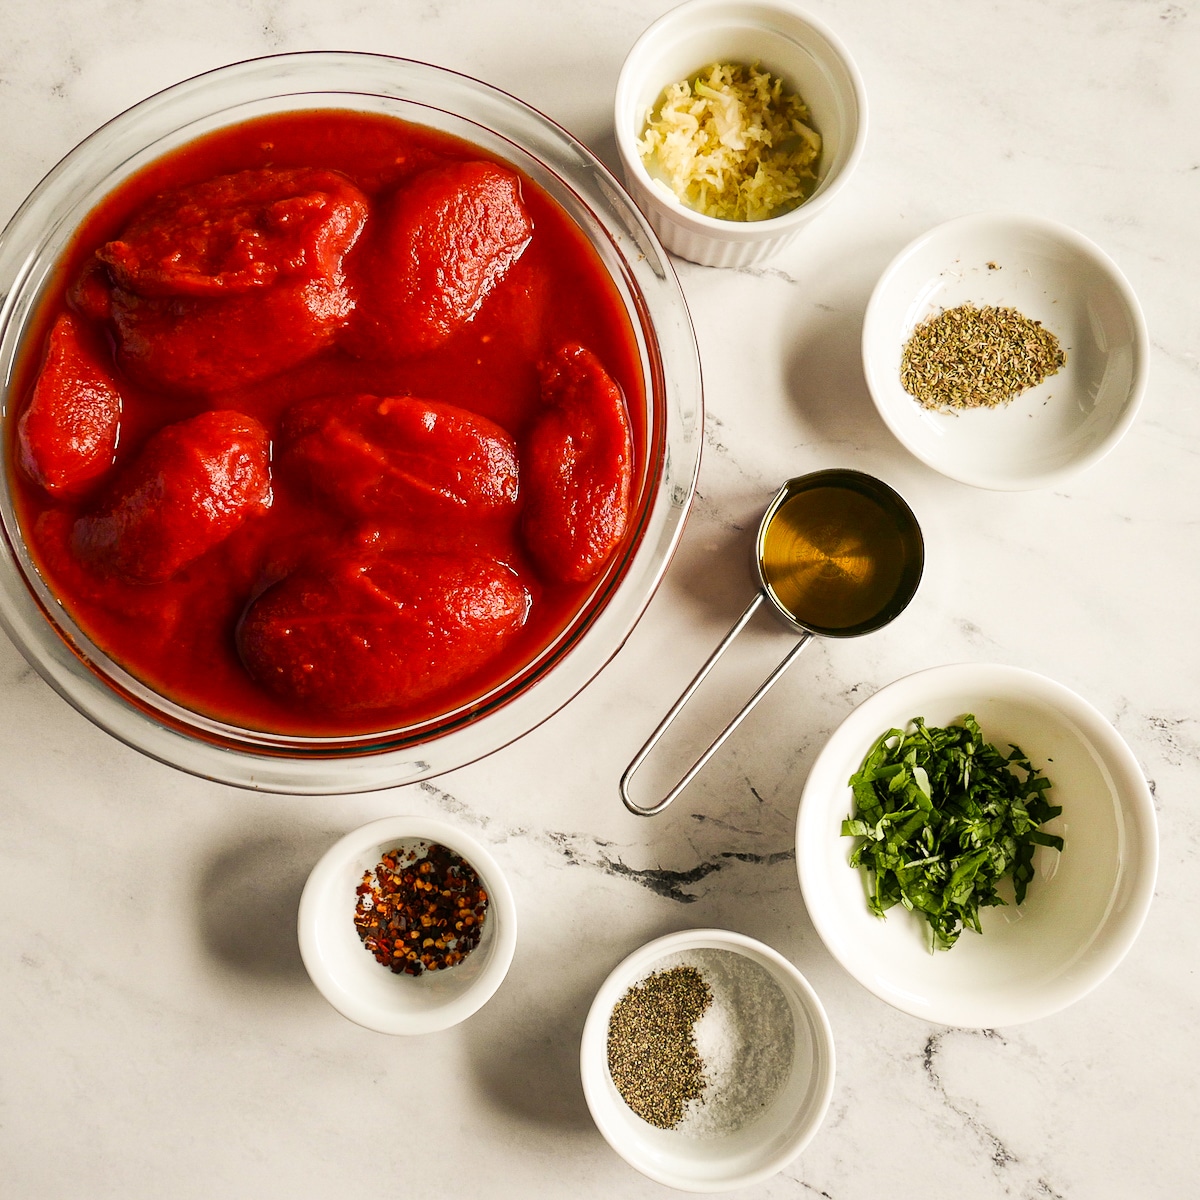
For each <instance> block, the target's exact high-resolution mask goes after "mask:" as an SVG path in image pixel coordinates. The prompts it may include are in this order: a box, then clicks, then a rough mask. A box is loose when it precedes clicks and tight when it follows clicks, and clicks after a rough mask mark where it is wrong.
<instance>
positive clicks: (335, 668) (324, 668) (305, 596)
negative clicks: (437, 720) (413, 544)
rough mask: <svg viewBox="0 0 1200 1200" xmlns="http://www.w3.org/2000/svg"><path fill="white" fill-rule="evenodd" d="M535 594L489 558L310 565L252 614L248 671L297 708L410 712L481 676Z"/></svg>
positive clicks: (349, 558) (241, 639)
mask: <svg viewBox="0 0 1200 1200" xmlns="http://www.w3.org/2000/svg"><path fill="white" fill-rule="evenodd" d="M528 611H529V594H528V592H527V591H526V589H525V587H524V585H523V584H522V583H521V581H520V579H519V578H518V577H517V575H516V573H515V572H514V571H512V570H511V569H510V568H509V567H507V566H505V565H504V564H503V563H499V562H496V561H495V560H493V559H488V558H483V557H471V556H465V555H445V554H420V553H413V554H409V555H406V556H404V557H403V558H398V559H391V558H372V557H358V556H353V555H346V556H341V557H334V558H331V559H327V560H325V561H323V562H318V563H315V564H312V565H310V566H306V567H302V568H300V569H299V570H297V571H296V572H295V573H293V574H291V575H289V576H288V577H287V578H286V579H284V580H282V581H280V582H279V583H276V584H275V585H274V586H272V587H270V588H268V589H267V590H266V591H265V592H263V593H262V595H260V596H259V597H258V598H257V599H256V600H254V601H253V602H252V603H251V604H250V605H249V607H248V608H247V610H246V612H245V614H244V615H243V617H242V620H241V623H240V624H239V626H238V631H237V644H238V650H239V652H240V654H241V657H242V662H243V663H244V664H245V667H246V669H247V671H249V673H250V675H251V676H252V677H253V678H254V679H256V680H257V681H258V682H259V683H260V684H262V685H263V686H264V687H265V688H267V689H269V690H270V691H271V692H273V693H275V694H276V695H277V696H280V697H282V698H283V699H285V700H288V701H291V702H293V703H294V704H296V705H298V706H300V707H301V708H311V709H314V710H318V711H321V712H325V713H333V714H338V713H354V712H361V711H369V710H373V709H387V708H397V707H401V706H403V707H410V706H412V705H413V704H417V703H420V702H421V701H423V700H425V699H427V698H428V697H431V696H434V695H436V694H437V693H439V692H441V691H443V690H445V689H446V688H449V687H452V686H453V685H455V684H456V683H459V682H460V681H462V680H465V679H467V678H469V677H470V676H472V675H474V674H475V673H476V672H477V671H479V670H480V669H481V668H482V667H483V666H484V665H485V664H486V663H487V662H488V661H489V660H490V659H492V658H494V657H495V656H496V655H497V654H499V652H500V651H501V650H502V649H503V647H504V646H505V644H506V643H507V642H508V641H509V640H510V639H511V638H512V637H513V635H514V634H515V633H516V632H517V631H518V630H519V629H520V628H521V627H522V626H523V625H524V623H525V618H526V616H527V614H528Z"/></svg>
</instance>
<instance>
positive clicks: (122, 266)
mask: <svg viewBox="0 0 1200 1200" xmlns="http://www.w3.org/2000/svg"><path fill="white" fill-rule="evenodd" d="M367 212H368V202H367V198H366V197H365V196H364V195H363V193H362V192H361V191H360V190H359V189H358V188H357V187H356V186H355V185H354V184H353V183H351V182H350V181H349V180H348V179H346V178H345V177H344V176H342V175H340V174H339V173H338V172H336V171H327V170H319V169H310V168H300V169H295V170H273V169H267V168H263V169H252V170H246V171H239V172H235V173H233V174H230V175H221V176H217V177H216V178H214V179H209V180H205V181H204V182H203V183H197V184H193V185H191V186H188V187H184V188H180V189H178V190H176V191H170V192H167V193H166V194H165V195H162V196H159V197H157V198H156V199H155V200H153V201H151V202H150V203H149V204H148V205H147V206H146V207H145V208H144V209H142V210H141V211H140V212H139V213H138V214H137V215H135V217H134V218H133V220H132V221H131V222H130V224H129V225H128V227H127V228H126V229H124V230H123V231H122V233H121V235H120V236H119V237H117V238H115V239H114V240H112V241H109V242H106V243H105V244H104V245H103V246H101V247H100V248H99V249H98V250H97V251H96V255H95V259H94V261H93V262H92V263H91V264H89V266H88V267H86V268H85V271H84V274H83V279H82V280H81V281H80V283H79V284H78V285H77V287H76V294H77V295H78V296H79V297H80V298H81V302H82V303H85V304H86V305H87V306H88V308H89V313H90V314H93V315H97V316H99V315H103V316H106V317H108V318H109V319H111V321H112V325H113V329H114V331H115V336H116V342H117V353H118V359H119V361H120V363H121V365H122V367H123V368H124V369H125V370H127V371H128V372H129V373H130V374H131V375H133V376H134V377H136V378H138V379H139V380H141V381H143V382H147V383H150V384H154V385H157V386H160V387H169V388H175V389H179V390H182V391H186V392H193V393H195V392H200V393H209V392H214V391H220V390H223V389H227V388H231V387H235V386H238V385H241V384H245V383H251V382H255V381H257V380H261V379H266V378H269V377H270V376H272V375H275V374H277V373H278V372H280V371H283V370H286V369H287V368H289V367H292V366H295V365H297V364H299V363H301V362H303V361H304V360H305V359H307V358H309V357H310V356H312V355H313V354H315V353H317V352H318V351H319V350H321V349H323V348H324V347H325V346H327V345H329V344H331V343H332V341H333V340H334V338H335V336H336V334H337V333H338V331H339V330H340V329H341V328H342V327H343V326H344V325H345V323H346V321H347V319H348V318H349V316H350V313H351V311H352V310H353V307H354V300H353V296H352V294H351V290H350V287H349V285H348V283H347V281H346V276H345V272H344V270H343V259H344V258H345V255H346V252H347V251H348V250H349V249H350V248H351V246H353V245H354V243H355V241H356V240H357V239H358V236H359V234H360V233H361V232H362V228H363V225H364V223H365V221H366V219H367ZM105 279H107V282H108V290H109V295H108V296H107V297H105V296H104V295H103V288H102V287H101V284H102V283H103V282H104V280H105Z"/></svg>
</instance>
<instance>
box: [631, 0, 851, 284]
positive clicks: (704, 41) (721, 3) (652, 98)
mask: <svg viewBox="0 0 1200 1200" xmlns="http://www.w3.org/2000/svg"><path fill="white" fill-rule="evenodd" d="M716 62H735V63H736V62H740V63H746V64H750V63H754V62H757V63H759V64H760V65H761V66H762V67H763V68H764V69H766V70H768V71H770V72H771V73H772V74H773V75H775V76H777V77H778V78H781V79H782V80H783V81H784V83H785V85H786V86H787V87H789V88H790V89H792V90H793V91H796V92H798V93H799V94H800V96H801V97H802V98H803V100H804V102H805V104H807V105H808V109H809V112H810V113H811V115H812V124H813V128H815V129H816V131H817V132H818V133H819V134H820V135H821V138H822V143H823V145H822V150H821V157H820V159H819V162H818V166H817V179H818V182H817V186H816V189H815V190H814V192H813V194H812V195H811V196H810V197H809V198H808V199H807V200H806V201H805V202H804V203H803V204H801V205H800V206H799V208H794V209H792V211H791V212H788V213H784V214H783V215H782V216H778V217H773V218H771V219H770V220H766V221H725V220H721V219H719V218H716V217H707V216H704V215H703V214H702V213H698V212H695V211H693V210H692V209H690V208H687V207H686V206H685V205H683V204H682V203H680V201H678V200H677V199H676V198H675V196H674V195H673V194H672V193H671V192H670V190H669V189H668V188H666V187H665V185H656V184H655V183H654V181H653V180H652V179H651V177H650V173H649V172H648V171H647V170H646V167H645V165H644V164H643V162H642V159H641V155H640V154H639V153H638V151H637V139H638V138H639V137H640V136H641V133H642V129H643V128H644V126H645V124H646V116H647V113H648V111H649V110H650V108H651V107H652V106H653V105H654V104H655V102H656V101H657V100H658V98H659V96H661V95H662V92H663V90H664V89H665V88H667V87H670V86H671V84H674V83H678V82H679V80H681V79H687V78H688V77H689V76H692V75H694V74H696V72H697V71H699V70H700V69H701V68H703V67H706V66H711V65H712V64H713V63H716ZM613 125H614V130H615V133H616V141H617V150H618V152H619V154H620V157H621V168H622V171H623V173H624V176H625V184H626V186H627V187H628V188H629V191H630V194H631V195H632V196H633V198H634V199H635V200H636V201H637V203H638V206H639V207H640V208H641V209H642V211H643V212H644V213H645V215H646V218H647V220H648V221H649V222H650V224H651V226H652V227H653V229H654V232H655V233H656V234H658V236H659V239H660V240H661V241H662V243H663V245H664V246H666V248H667V249H668V250H670V251H671V252H672V253H673V254H677V255H679V256H680V257H681V258H686V259H688V260H690V261H691V262H697V263H701V264H702V265H705V266H711V267H743V266H748V265H749V264H751V263H755V262H759V261H760V260H762V259H764V258H767V257H768V256H770V255H772V254H775V253H776V252H778V251H779V250H781V249H783V247H784V246H786V245H787V244H788V243H789V242H790V241H792V240H793V239H794V238H795V236H796V234H797V233H799V232H800V230H801V229H802V228H803V227H804V226H805V225H807V224H808V223H809V221H811V220H812V219H813V218H814V217H817V216H819V215H820V214H821V213H822V212H823V211H824V210H825V209H827V208H828V207H829V206H830V204H832V203H833V200H834V197H835V196H836V195H837V193H838V192H840V191H841V189H842V188H843V187H844V186H845V184H846V182H847V181H848V180H849V178H850V176H851V174H852V173H853V171H854V168H855V167H856V166H857V165H858V161H859V159H860V158H861V157H862V152H863V146H864V144H865V142H866V136H867V95H866V89H865V88H864V86H863V82H862V76H861V75H860V73H859V70H858V67H857V66H856V65H855V63H854V60H853V59H852V58H851V56H850V53H849V51H847V49H846V47H845V46H844V45H843V44H842V42H841V39H840V38H838V36H837V35H836V34H835V33H834V32H833V31H832V30H830V29H829V28H827V27H826V26H825V25H824V23H823V22H821V21H820V20H818V19H817V18H816V17H813V16H811V15H809V14H808V13H807V12H805V11H804V10H803V9H802V8H798V7H797V6H796V5H794V4H791V3H789V2H788V0H689V2H688V3H686V4H681V5H680V6H679V7H678V8H674V9H672V10H671V11H670V12H668V13H666V14H665V15H664V16H662V17H660V18H659V19H658V20H657V21H656V22H655V23H654V24H653V25H651V26H650V27H649V28H648V29H647V30H646V31H645V32H644V33H643V34H642V36H641V37H640V38H639V39H638V40H637V42H635V43H634V46H633V48H632V49H631V50H630V52H629V55H628V57H627V58H626V60H625V63H624V65H623V66H622V68H621V74H620V76H619V77H618V79H617V91H616V100H615V104H614V110H613Z"/></svg>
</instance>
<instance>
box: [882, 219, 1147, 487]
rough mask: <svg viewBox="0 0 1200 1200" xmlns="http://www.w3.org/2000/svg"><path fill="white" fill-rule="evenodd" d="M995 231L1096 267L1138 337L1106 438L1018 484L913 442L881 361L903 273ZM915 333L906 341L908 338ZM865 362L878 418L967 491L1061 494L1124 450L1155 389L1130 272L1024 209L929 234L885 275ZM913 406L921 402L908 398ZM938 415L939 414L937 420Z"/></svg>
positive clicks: (941, 226)
mask: <svg viewBox="0 0 1200 1200" xmlns="http://www.w3.org/2000/svg"><path fill="white" fill-rule="evenodd" d="M993 228H1001V229H1013V230H1017V231H1020V232H1023V231H1028V232H1031V233H1035V234H1040V235H1042V236H1044V237H1046V238H1049V239H1051V240H1053V241H1055V242H1057V243H1058V244H1060V245H1062V246H1065V247H1066V248H1068V249H1069V250H1070V251H1072V252H1073V253H1074V254H1077V255H1079V256H1081V257H1083V258H1085V259H1087V260H1088V261H1089V262H1091V263H1092V264H1093V266H1095V267H1096V269H1097V270H1099V271H1100V272H1101V273H1102V274H1103V275H1104V276H1105V278H1106V279H1107V280H1108V281H1109V283H1110V284H1111V286H1112V288H1113V290H1114V292H1115V293H1116V295H1117V296H1118V297H1119V298H1120V300H1121V303H1122V305H1123V307H1124V309H1125V311H1126V312H1127V314H1128V317H1129V322H1130V325H1131V327H1132V330H1133V334H1134V337H1133V366H1134V370H1133V379H1132V381H1131V384H1130V389H1129V394H1128V395H1127V397H1126V398H1125V401H1124V403H1123V404H1122V405H1121V407H1120V410H1119V412H1118V414H1117V418H1116V420H1115V421H1114V422H1113V425H1112V427H1111V428H1110V429H1109V430H1108V432H1107V433H1106V434H1105V436H1104V437H1103V438H1101V439H1100V440H1098V441H1097V442H1095V443H1093V444H1092V445H1091V446H1090V447H1089V448H1088V449H1087V450H1085V451H1084V452H1082V453H1079V454H1077V455H1075V456H1074V457H1072V458H1071V459H1070V461H1068V462H1066V463H1064V464H1062V465H1061V466H1058V467H1053V468H1048V469H1046V470H1044V471H1041V472H1033V473H1029V474H1025V475H1021V476H1014V475H1012V474H1011V473H1008V472H996V471H993V472H990V473H989V472H984V471H972V470H966V469H961V468H959V469H955V467H954V465H953V463H947V462H946V461H944V460H943V459H941V458H939V457H938V455H937V454H935V453H933V452H932V451H931V450H930V449H929V448H928V447H927V446H926V444H925V441H924V440H923V439H917V438H914V437H911V436H909V434H908V432H907V429H906V427H905V425H904V424H903V423H902V422H901V421H900V420H899V419H898V417H897V415H896V412H895V403H894V401H895V399H896V392H895V389H894V388H893V387H892V386H890V383H889V382H888V381H887V380H885V378H884V376H883V372H885V371H886V370H887V369H888V368H887V367H885V366H884V364H883V363H882V361H881V358H882V356H883V354H884V351H883V344H884V342H885V341H886V342H887V343H888V344H891V342H892V333H891V331H890V330H885V329H884V327H883V320H884V318H883V315H882V312H883V309H884V307H885V305H886V304H887V303H888V302H889V300H890V298H891V294H892V291H893V290H894V288H895V286H896V280H897V278H898V276H900V274H901V273H902V272H903V270H904V268H905V267H906V266H907V265H908V263H909V261H910V260H911V259H913V258H915V257H916V256H918V255H920V254H921V253H922V252H924V251H925V250H927V249H928V248H929V247H931V246H933V245H936V244H938V243H939V242H942V241H947V240H950V239H953V238H956V237H958V236H961V235H962V234H964V233H970V232H972V231H975V230H987V229H993ZM909 332H911V330H907V331H905V332H904V333H903V335H902V341H901V346H902V345H903V338H905V337H907V336H908V333H909ZM899 352H900V346H897V347H895V354H894V355H893V358H894V359H895V360H896V361H898V358H899ZM860 354H861V358H862V364H863V373H864V375H865V377H866V383H867V390H868V392H870V395H871V400H872V402H873V403H874V405H875V408H876V411H877V412H878V413H879V416H880V417H881V418H882V420H883V423H884V424H885V425H886V426H887V428H888V429H889V430H890V431H891V433H892V435H893V436H894V437H895V438H896V440H897V441H898V442H900V444H901V445H902V446H903V447H904V448H905V449H906V450H908V452H909V453H910V454H912V455H913V457H914V458H916V459H918V460H919V461H920V462H922V463H924V464H925V465H926V466H927V467H929V468H930V469H931V470H933V471H936V472H937V473H938V474H940V475H943V476H945V477H946V478H948V479H953V480H954V481H955V482H957V483H964V484H967V485H969V486H971V487H978V488H982V489H985V490H990V491H1000V492H1018V491H1035V490H1039V489H1044V488H1048V487H1053V486H1055V485H1056V484H1059V483H1061V482H1062V481H1063V480H1065V479H1068V478H1070V477H1072V476H1074V475H1076V474H1078V473H1079V472H1081V471H1084V470H1086V469H1087V468H1089V467H1092V466H1094V465H1096V464H1097V463H1099V462H1100V461H1101V460H1103V459H1104V458H1106V457H1107V456H1108V455H1109V454H1110V453H1111V452H1112V451H1113V450H1114V449H1115V448H1116V446H1117V444H1118V443H1119V442H1120V441H1121V440H1122V439H1123V438H1124V436H1125V434H1126V433H1128V431H1129V429H1130V427H1131V426H1132V425H1133V423H1134V422H1135V421H1136V419H1137V417H1138V414H1139V413H1140V411H1141V408H1142V405H1143V403H1144V401H1145V397H1146V392H1147V388H1148V384H1149V371H1150V338H1149V331H1148V327H1147V322H1146V317H1145V313H1144V311H1143V309H1142V305H1141V302H1140V301H1139V300H1138V297H1137V294H1136V292H1135V291H1134V290H1133V286H1132V285H1131V284H1130V282H1129V280H1128V278H1127V277H1126V276H1125V274H1124V272H1123V271H1122V270H1121V268H1120V267H1119V266H1118V265H1117V263H1116V262H1115V261H1114V260H1113V259H1112V257H1111V256H1110V255H1109V254H1108V253H1107V252H1106V251H1105V250H1104V249H1103V248H1102V247H1101V246H1099V245H1098V244H1097V243H1096V242H1094V241H1093V240H1092V239H1091V238H1089V237H1087V236H1086V235H1085V234H1083V233H1081V232H1080V231H1079V230H1077V229H1075V228H1073V227H1072V226H1070V225H1067V224H1064V223H1063V222H1061V221H1057V220H1054V219H1053V218H1050V217H1046V216H1042V215H1040V214H1038V213H1032V212H1025V211H1022V210H1017V209H1003V208H996V209H983V210H980V211H978V212H971V213H963V214H960V215H958V216H956V217H951V218H950V219H948V220H946V221H942V222H939V223H938V224H936V225H933V226H931V227H930V228H928V229H926V230H925V231H924V232H923V233H920V234H918V235H917V236H916V237H914V238H913V239H912V240H911V241H909V242H908V243H907V244H906V245H905V246H904V247H903V248H902V249H901V250H899V251H898V252H897V253H896V254H895V256H894V257H893V258H892V259H891V261H890V262H889V263H888V265H887V266H886V267H885V268H884V270H883V272H882V274H881V275H880V276H879V279H878V280H877V281H876V283H875V286H874V288H873V289H872V291H871V296H870V298H869V300H868V301H867V307H866V310H865V312H864V316H863V325H862V337H861V344H860ZM905 398H906V399H907V400H908V401H909V403H912V404H915V403H916V401H915V400H913V399H912V398H911V397H908V396H907V394H905ZM935 415H936V414H935ZM945 419H947V420H949V419H953V414H945Z"/></svg>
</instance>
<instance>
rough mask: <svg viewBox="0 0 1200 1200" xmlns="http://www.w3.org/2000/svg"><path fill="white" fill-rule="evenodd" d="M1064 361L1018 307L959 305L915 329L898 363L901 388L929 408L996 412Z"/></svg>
mask: <svg viewBox="0 0 1200 1200" xmlns="http://www.w3.org/2000/svg"><path fill="white" fill-rule="evenodd" d="M1066 361H1067V356H1066V354H1065V352H1064V351H1063V349H1062V347H1061V346H1060V345H1059V344H1058V339H1057V338H1056V337H1055V336H1054V334H1053V333H1051V332H1050V330H1048V329H1047V328H1046V327H1045V326H1044V325H1043V324H1042V323H1041V322H1040V321H1033V320H1030V319H1029V318H1028V317H1026V316H1023V315H1022V314H1021V313H1019V312H1018V311H1017V310H1016V309H1015V308H1000V307H994V306H992V305H987V306H985V307H983V308H977V307H976V306H975V305H974V304H960V305H958V307H956V308H947V309H944V310H943V311H942V312H940V313H937V314H936V315H934V316H932V317H928V318H927V319H926V320H924V321H922V322H921V323H920V324H919V325H918V326H917V327H916V328H915V329H914V330H913V332H912V336H911V337H910V338H909V339H908V342H907V344H906V345H905V347H904V352H903V354H902V356H901V359H900V383H901V384H902V386H903V387H904V390H905V391H906V392H908V393H909V395H910V396H913V397H914V398H915V399H916V400H918V401H919V402H920V403H921V404H922V405H924V407H926V408H933V409H963V408H996V407H997V406H999V405H1002V404H1007V403H1008V402H1009V401H1010V400H1012V399H1013V398H1014V397H1015V396H1018V395H1019V394H1020V393H1021V392H1024V391H1026V390H1027V389H1029V388H1032V387H1037V385H1038V384H1039V383H1041V382H1042V381H1043V380H1044V379H1045V378H1046V377H1047V376H1049V375H1053V374H1055V373H1056V372H1057V371H1058V369H1059V368H1060V367H1061V366H1062V365H1063V364H1064V363H1065V362H1066Z"/></svg>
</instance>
